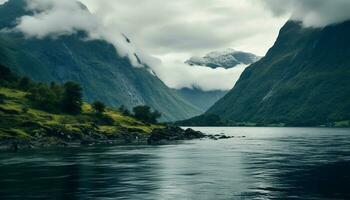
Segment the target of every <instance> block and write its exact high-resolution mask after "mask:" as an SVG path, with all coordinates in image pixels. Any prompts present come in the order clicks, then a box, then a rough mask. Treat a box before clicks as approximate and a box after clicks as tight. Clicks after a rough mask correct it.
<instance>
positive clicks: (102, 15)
mask: <svg viewBox="0 0 350 200" xmlns="http://www.w3.org/2000/svg"><path fill="white" fill-rule="evenodd" d="M1 2H4V0H0V3H1ZM27 2H28V9H32V10H35V11H36V12H35V13H36V14H35V15H34V16H24V17H22V18H20V19H18V20H17V23H18V25H17V27H16V28H15V29H14V30H12V31H19V32H23V33H24V34H25V35H26V36H27V37H36V38H39V39H40V38H44V37H52V36H53V37H58V36H60V35H69V34H74V33H75V32H76V31H77V30H85V31H86V32H88V33H89V39H103V40H106V41H108V42H110V43H112V44H113V45H114V46H115V47H116V49H117V50H118V53H119V54H120V55H121V56H128V57H129V58H130V60H131V61H132V63H133V64H134V65H135V67H140V66H138V63H137V61H136V60H135V57H134V52H136V53H137V54H138V55H139V56H140V57H141V58H142V59H143V61H145V62H146V63H147V64H148V65H150V67H151V68H152V70H153V71H154V72H155V73H156V74H157V75H158V76H159V77H160V78H161V79H162V80H163V81H164V82H165V83H166V84H167V85H168V86H170V87H174V88H181V87H189V88H190V87H193V86H196V87H199V88H202V89H204V90H215V89H220V90H228V89H230V88H232V87H233V85H234V83H235V82H236V80H237V79H238V78H239V76H240V74H241V73H242V71H243V70H244V66H240V67H239V68H237V69H235V70H233V69H228V70H226V69H211V68H205V67H190V66H187V65H185V64H184V61H185V60H187V59H188V58H190V57H192V56H202V55H204V54H206V53H208V52H211V51H216V50H224V49H227V48H234V49H236V50H241V51H247V52H251V53H255V54H257V55H259V56H263V55H265V53H266V52H267V50H268V49H269V48H270V47H271V46H272V45H273V43H274V41H275V39H276V37H277V35H278V32H279V30H280V28H281V27H282V26H283V24H284V23H285V22H286V21H287V20H288V19H290V18H291V19H294V20H300V21H302V22H303V24H304V26H311V27H322V26H326V25H329V24H333V23H339V22H342V21H345V20H347V19H350V12H349V10H350V0H283V1H282V0H81V2H83V3H84V4H85V5H86V6H87V7H88V8H89V10H90V12H91V13H92V14H91V13H89V12H87V11H86V10H84V9H83V8H82V7H81V6H80V5H78V4H77V3H76V2H75V1H74V0H59V1H57V0H27ZM282 2H283V3H282ZM122 34H125V35H126V36H127V37H129V38H130V39H131V41H132V43H131V44H129V43H127V42H126V41H125V39H124V38H123V36H122Z"/></svg>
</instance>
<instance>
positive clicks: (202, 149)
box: [0, 128, 350, 200]
mask: <svg viewBox="0 0 350 200" xmlns="http://www.w3.org/2000/svg"><path fill="white" fill-rule="evenodd" d="M197 129H198V130H201V131H203V132H206V133H225V134H227V135H235V136H246V137H245V138H233V139H228V140H220V141H212V140H197V141H190V142H185V143H183V144H178V145H166V146H121V147H115V146H114V147H94V148H92V147H91V148H75V149H55V150H54V149H52V150H41V151H28V152H20V153H9V154H5V153H0V199H1V200H7V199H21V200H22V199H23V200H24V199H82V200H83V199H152V200H153V199H155V200H164V199H174V200H182V199H198V200H205V199H210V200H212V199H213V200H216V199H350V129H317V128H197Z"/></svg>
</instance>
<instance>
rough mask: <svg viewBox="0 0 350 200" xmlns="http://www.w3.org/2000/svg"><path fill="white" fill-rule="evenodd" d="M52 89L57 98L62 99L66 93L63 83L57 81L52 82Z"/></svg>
mask: <svg viewBox="0 0 350 200" xmlns="http://www.w3.org/2000/svg"><path fill="white" fill-rule="evenodd" d="M50 89H51V91H52V92H53V93H54V94H55V96H56V98H57V100H58V101H61V99H62V96H63V93H64V88H63V87H62V85H58V84H56V83H55V82H51V83H50Z"/></svg>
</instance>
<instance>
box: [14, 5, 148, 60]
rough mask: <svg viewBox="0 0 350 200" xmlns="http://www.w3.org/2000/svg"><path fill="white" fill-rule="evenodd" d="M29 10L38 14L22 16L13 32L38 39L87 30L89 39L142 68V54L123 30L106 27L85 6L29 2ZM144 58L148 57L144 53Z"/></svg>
mask: <svg viewBox="0 0 350 200" xmlns="http://www.w3.org/2000/svg"><path fill="white" fill-rule="evenodd" d="M27 9H28V10H31V11H33V12H34V15H27V16H22V17H20V18H19V19H17V26H16V27H15V28H13V29H12V30H9V31H16V32H22V33H24V34H25V36H26V37H28V38H38V39H42V38H45V37H52V38H57V37H59V36H62V35H72V34H75V33H77V32H78V31H85V32H86V33H87V34H88V36H87V38H85V39H87V40H95V39H101V40H105V41H107V42H109V43H111V44H113V45H114V46H115V47H116V49H117V51H118V53H119V55H120V56H122V57H128V58H129V59H130V61H131V62H132V64H133V65H134V66H137V67H141V66H140V64H139V63H138V61H137V58H136V57H135V56H134V53H135V52H137V53H138V52H140V51H139V50H138V49H137V48H136V47H135V46H133V45H132V44H130V43H128V42H127V41H126V39H125V37H124V36H123V34H122V33H121V32H120V31H119V30H117V29H114V28H113V29H112V28H109V27H108V26H106V25H105V24H103V22H102V20H100V19H99V18H98V17H97V16H96V15H93V14H91V13H90V12H89V10H88V9H87V8H86V7H85V6H84V5H83V4H81V3H79V2H77V1H74V0H60V1H56V0H45V1H42V0H27ZM140 55H144V54H143V53H142V52H140Z"/></svg>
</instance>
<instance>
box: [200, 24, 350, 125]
mask: <svg viewBox="0 0 350 200" xmlns="http://www.w3.org/2000/svg"><path fill="white" fill-rule="evenodd" d="M349 35H350V21H347V22H344V23H341V24H336V25H331V26H327V27H325V28H304V27H302V25H301V23H299V22H295V21H289V22H287V23H286V24H285V25H284V27H283V28H282V29H281V31H280V33H279V36H278V39H277V41H276V42H275V44H274V45H273V47H272V48H271V49H270V50H269V51H268V53H267V55H266V56H265V57H264V58H262V59H261V60H260V61H258V62H257V63H255V64H253V65H251V66H250V67H248V68H247V69H246V70H245V71H244V73H243V74H242V75H241V77H240V79H239V81H238V82H237V84H236V85H235V87H234V88H233V89H232V90H231V91H230V92H229V93H228V94H227V95H226V96H225V97H224V98H222V99H221V100H219V101H218V102H217V103H216V104H215V105H214V106H213V107H211V108H210V109H209V110H208V112H207V113H206V114H205V115H218V116H220V117H221V118H222V121H228V122H229V123H231V124H237V123H243V124H247V123H248V124H249V123H252V124H260V125H268V124H276V123H281V124H282V125H287V126H319V125H329V126H333V125H336V126H337V125H339V124H343V125H344V124H347V125H348V126H350V87H349V85H350V37H349ZM196 120H197V121H198V118H197V119H196Z"/></svg>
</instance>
